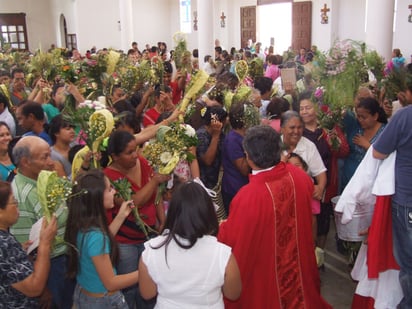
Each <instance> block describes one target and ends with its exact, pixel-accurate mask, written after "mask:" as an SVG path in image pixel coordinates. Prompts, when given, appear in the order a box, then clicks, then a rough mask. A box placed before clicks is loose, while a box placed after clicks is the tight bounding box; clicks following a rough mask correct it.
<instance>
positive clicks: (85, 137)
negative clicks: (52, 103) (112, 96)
mask: <svg viewBox="0 0 412 309" xmlns="http://www.w3.org/2000/svg"><path fill="white" fill-rule="evenodd" d="M63 118H64V119H66V120H67V121H69V122H70V123H73V124H75V125H78V126H79V127H80V129H81V131H82V132H80V133H79V138H80V140H81V141H83V142H84V143H85V144H86V145H87V148H88V150H91V151H92V152H93V153H96V152H98V151H99V149H100V145H101V144H102V142H103V140H104V139H105V138H106V137H108V136H109V135H110V133H111V132H112V131H113V128H114V118H113V115H112V113H111V112H110V111H109V110H107V109H106V108H105V106H104V105H103V104H102V103H100V102H99V101H88V100H86V101H85V102H84V103H82V104H80V105H79V107H78V108H76V109H74V108H65V109H64V111H63ZM82 161H83V158H80V157H78V156H77V155H76V156H75V158H74V160H73V164H72V167H73V168H72V171H75V167H78V168H80V166H81V163H82ZM93 165H94V167H98V165H99V164H98V161H97V160H96V159H95V158H94V160H93ZM74 176H75V174H73V179H74Z"/></svg>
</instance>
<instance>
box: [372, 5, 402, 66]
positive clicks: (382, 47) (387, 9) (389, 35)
mask: <svg viewBox="0 0 412 309" xmlns="http://www.w3.org/2000/svg"><path fill="white" fill-rule="evenodd" d="M366 5H367V6H366V19H365V20H366V27H365V30H366V31H365V32H366V35H365V43H366V45H367V46H368V47H370V48H372V49H376V51H377V52H378V53H379V54H380V55H382V56H383V57H384V58H385V61H388V60H389V59H390V58H391V54H392V44H393V17H394V7H395V0H374V1H370V0H369V1H366Z"/></svg>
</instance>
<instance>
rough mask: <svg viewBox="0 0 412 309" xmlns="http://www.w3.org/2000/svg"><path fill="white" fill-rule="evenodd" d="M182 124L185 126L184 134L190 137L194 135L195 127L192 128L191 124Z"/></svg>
mask: <svg viewBox="0 0 412 309" xmlns="http://www.w3.org/2000/svg"><path fill="white" fill-rule="evenodd" d="M182 126H183V127H184V128H185V134H186V135H187V136H190V137H194V136H196V131H195V129H193V127H192V126H190V125H188V124H182Z"/></svg>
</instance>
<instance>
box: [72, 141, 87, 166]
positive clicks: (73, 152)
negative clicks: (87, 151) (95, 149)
mask: <svg viewBox="0 0 412 309" xmlns="http://www.w3.org/2000/svg"><path fill="white" fill-rule="evenodd" d="M84 146H85V145H80V144H76V145H73V146H72V147H70V149H69V154H68V157H69V158H68V159H69V162H70V164H71V163H73V160H74V157H75V156H76V153H78V152H79V151H80V150H81V149H82V148H83V147H84Z"/></svg>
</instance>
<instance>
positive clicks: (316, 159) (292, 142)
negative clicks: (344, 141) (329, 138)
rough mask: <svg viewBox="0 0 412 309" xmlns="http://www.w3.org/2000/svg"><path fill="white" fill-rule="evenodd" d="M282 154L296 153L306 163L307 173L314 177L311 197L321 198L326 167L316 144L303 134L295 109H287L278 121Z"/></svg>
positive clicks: (301, 124)
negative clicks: (282, 147) (282, 146)
mask: <svg viewBox="0 0 412 309" xmlns="http://www.w3.org/2000/svg"><path fill="white" fill-rule="evenodd" d="M280 126H281V133H282V141H283V145H284V147H285V151H284V155H288V154H289V153H292V152H294V153H297V154H298V155H300V156H301V157H302V158H303V160H304V161H305V162H306V163H307V164H308V173H309V175H310V176H312V177H313V178H315V181H316V184H315V189H314V192H313V197H314V198H315V199H317V200H321V199H322V196H323V193H324V191H325V187H326V167H325V165H324V163H323V161H322V157H321V156H320V154H319V151H318V149H317V148H316V145H315V144H314V143H312V142H311V141H310V140H309V139H307V138H306V137H304V136H303V129H304V127H305V124H304V123H303V120H302V118H301V116H300V115H299V114H298V113H297V112H295V111H287V112H285V113H284V114H283V115H282V119H281V122H280Z"/></svg>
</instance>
